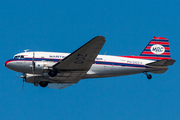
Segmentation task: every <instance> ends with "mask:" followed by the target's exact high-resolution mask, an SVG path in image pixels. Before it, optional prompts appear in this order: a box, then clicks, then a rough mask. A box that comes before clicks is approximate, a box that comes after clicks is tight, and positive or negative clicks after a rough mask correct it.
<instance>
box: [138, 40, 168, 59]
mask: <svg viewBox="0 0 180 120" xmlns="http://www.w3.org/2000/svg"><path fill="white" fill-rule="evenodd" d="M140 56H143V57H147V58H148V57H149V58H154V59H157V60H164V59H171V55H170V48H169V41H168V39H166V38H164V37H153V39H152V40H151V41H150V42H149V44H148V45H147V46H146V48H145V49H144V50H143V52H142V53H141V54H140Z"/></svg>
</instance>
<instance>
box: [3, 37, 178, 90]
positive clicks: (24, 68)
mask: <svg viewBox="0 0 180 120" xmlns="http://www.w3.org/2000/svg"><path fill="white" fill-rule="evenodd" d="M105 41H106V40H105V38H104V37H103V36H97V37H95V38H93V39H92V40H90V41H89V42H87V43H86V44H84V45H83V46H81V47H80V48H78V49H77V50H75V51H74V52H73V53H58V52H27V51H25V52H23V53H19V54H16V55H15V56H14V57H13V59H10V60H8V61H6V62H5V66H6V67H7V68H9V69H11V70H14V71H16V72H21V73H22V75H21V78H23V86H24V81H25V82H27V83H33V84H34V85H35V86H38V85H40V86H41V87H46V86H48V87H49V88H57V89H62V88H65V87H68V86H70V85H73V84H75V83H78V82H79V81H80V80H81V79H86V78H103V77H114V76H123V75H131V74H137V73H144V74H145V75H146V76H147V78H148V79H151V78H152V76H151V75H150V74H148V72H150V73H158V74H159V73H164V72H166V71H167V70H168V66H169V65H172V64H173V63H174V62H175V60H173V59H171V57H170V48H169V42H168V40H167V39H166V38H164V37H154V38H153V39H152V40H151V41H150V42H149V44H148V45H147V46H146V47H145V49H144V50H143V51H142V53H141V54H140V55H139V56H111V55H98V54H99V52H100V50H101V49H102V47H103V45H104V43H105Z"/></svg>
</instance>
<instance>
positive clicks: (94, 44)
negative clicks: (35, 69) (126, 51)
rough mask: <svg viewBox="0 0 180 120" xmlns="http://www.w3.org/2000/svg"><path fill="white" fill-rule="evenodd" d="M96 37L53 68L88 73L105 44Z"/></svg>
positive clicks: (102, 38)
mask: <svg viewBox="0 0 180 120" xmlns="http://www.w3.org/2000/svg"><path fill="white" fill-rule="evenodd" d="M105 41H106V40H105V38H104V37H103V36H97V37H95V38H93V39H92V40H90V41H89V42H87V43H86V44H85V45H83V46H82V47H80V48H79V49H77V50H76V51H74V52H73V53H71V54H70V55H69V56H67V57H66V58H64V59H63V60H62V61H60V62H58V63H57V64H55V65H54V66H53V68H55V69H57V70H58V71H88V70H89V69H90V67H91V65H92V64H93V62H94V60H95V58H96V57H97V55H98V54H99V52H100V50H101V48H102V47H103V45H104V43H105Z"/></svg>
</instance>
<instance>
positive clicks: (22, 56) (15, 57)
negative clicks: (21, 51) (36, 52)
mask: <svg viewBox="0 0 180 120" xmlns="http://www.w3.org/2000/svg"><path fill="white" fill-rule="evenodd" d="M13 59H24V55H16V56H14V58H13Z"/></svg>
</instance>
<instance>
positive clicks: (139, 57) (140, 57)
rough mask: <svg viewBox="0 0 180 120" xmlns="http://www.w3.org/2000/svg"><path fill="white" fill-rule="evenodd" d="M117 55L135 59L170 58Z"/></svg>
mask: <svg viewBox="0 0 180 120" xmlns="http://www.w3.org/2000/svg"><path fill="white" fill-rule="evenodd" d="M119 57H126V58H136V59H152V60H164V59H171V58H167V57H149V56H147V57H146V56H119Z"/></svg>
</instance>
